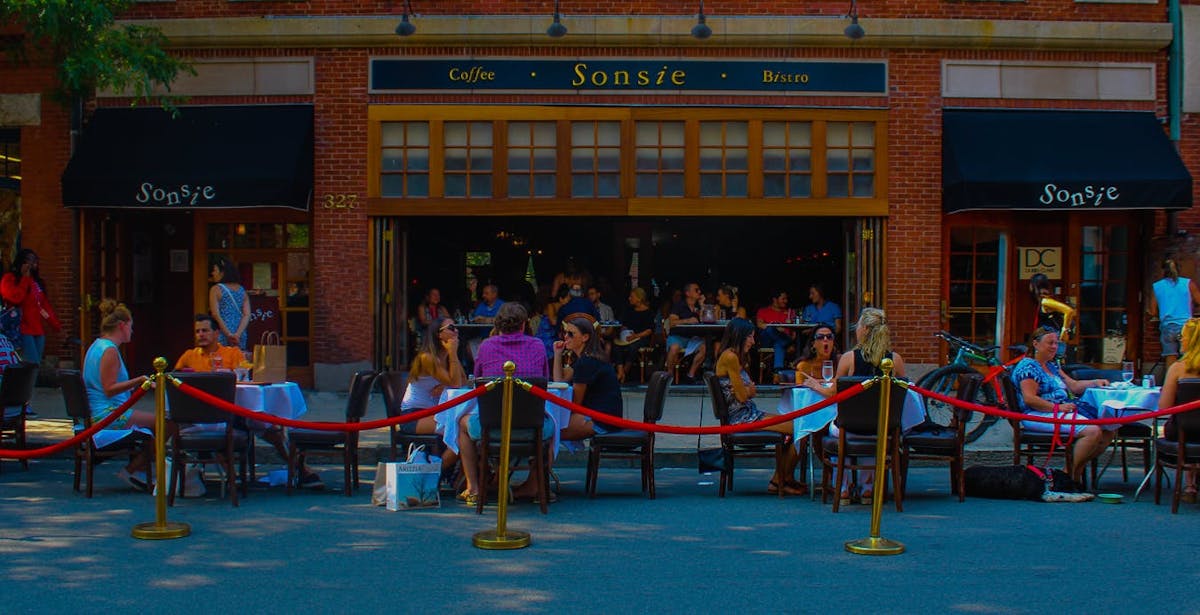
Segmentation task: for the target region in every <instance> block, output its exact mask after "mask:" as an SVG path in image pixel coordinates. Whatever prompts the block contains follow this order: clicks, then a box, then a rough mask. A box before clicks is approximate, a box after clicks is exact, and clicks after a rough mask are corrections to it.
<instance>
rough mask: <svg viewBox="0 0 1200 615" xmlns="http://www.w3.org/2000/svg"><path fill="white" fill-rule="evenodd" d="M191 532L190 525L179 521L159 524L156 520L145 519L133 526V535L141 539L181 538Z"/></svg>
mask: <svg viewBox="0 0 1200 615" xmlns="http://www.w3.org/2000/svg"><path fill="white" fill-rule="evenodd" d="M191 533H192V526H190V525H188V524H186V523H180V522H179V521H167V522H165V523H163V524H162V525H159V524H158V522H156V521H147V522H145V523H139V524H137V525H135V526H133V532H132V534H133V537H134V538H141V539H142V540H167V539H170V538H183V537H184V536H187V535H189V534H191Z"/></svg>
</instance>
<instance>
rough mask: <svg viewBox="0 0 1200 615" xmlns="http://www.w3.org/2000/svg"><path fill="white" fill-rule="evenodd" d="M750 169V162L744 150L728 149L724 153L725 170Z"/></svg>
mask: <svg viewBox="0 0 1200 615" xmlns="http://www.w3.org/2000/svg"><path fill="white" fill-rule="evenodd" d="M749 169H750V162H749V160H748V159H747V157H746V150H740V149H735V150H729V151H727V152H726V153H725V170H727V171H746V170H749Z"/></svg>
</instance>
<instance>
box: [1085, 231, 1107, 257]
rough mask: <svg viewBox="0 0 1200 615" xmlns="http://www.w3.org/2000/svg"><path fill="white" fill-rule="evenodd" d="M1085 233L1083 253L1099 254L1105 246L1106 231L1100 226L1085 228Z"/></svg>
mask: <svg viewBox="0 0 1200 615" xmlns="http://www.w3.org/2000/svg"><path fill="white" fill-rule="evenodd" d="M1082 232H1083V251H1084V252H1098V251H1099V250H1100V249H1101V246H1103V245H1104V229H1103V228H1101V227H1099V226H1085V227H1083V229H1082Z"/></svg>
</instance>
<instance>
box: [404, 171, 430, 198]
mask: <svg viewBox="0 0 1200 615" xmlns="http://www.w3.org/2000/svg"><path fill="white" fill-rule="evenodd" d="M408 196H429V176H428V175H409V176H408Z"/></svg>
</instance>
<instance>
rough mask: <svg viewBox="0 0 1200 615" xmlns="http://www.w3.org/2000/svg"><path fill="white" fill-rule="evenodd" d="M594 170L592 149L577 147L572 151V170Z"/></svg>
mask: <svg viewBox="0 0 1200 615" xmlns="http://www.w3.org/2000/svg"><path fill="white" fill-rule="evenodd" d="M593 168H594V163H593V161H592V149H591V148H588V147H576V148H574V149H572V150H571V170H572V171H591V170H592V169H593Z"/></svg>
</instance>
